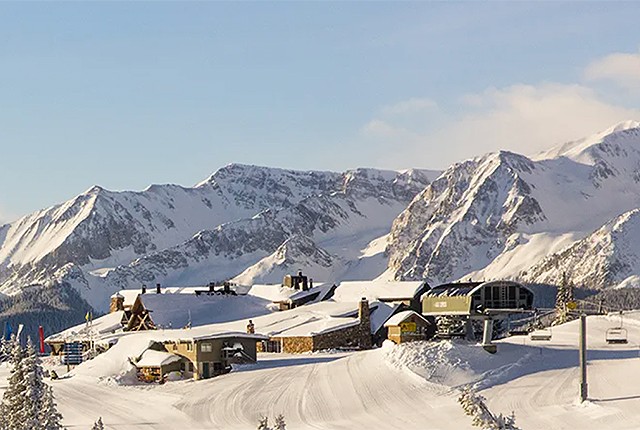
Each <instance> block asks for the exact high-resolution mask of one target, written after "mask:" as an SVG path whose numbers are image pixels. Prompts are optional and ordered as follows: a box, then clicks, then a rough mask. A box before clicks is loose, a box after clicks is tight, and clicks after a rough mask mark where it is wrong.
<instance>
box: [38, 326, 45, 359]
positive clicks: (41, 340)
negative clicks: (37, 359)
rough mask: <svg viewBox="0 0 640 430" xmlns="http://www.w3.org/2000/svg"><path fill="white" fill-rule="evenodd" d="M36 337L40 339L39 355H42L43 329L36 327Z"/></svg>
mask: <svg viewBox="0 0 640 430" xmlns="http://www.w3.org/2000/svg"><path fill="white" fill-rule="evenodd" d="M38 336H39V337H40V354H44V329H43V328H42V326H40V327H38Z"/></svg>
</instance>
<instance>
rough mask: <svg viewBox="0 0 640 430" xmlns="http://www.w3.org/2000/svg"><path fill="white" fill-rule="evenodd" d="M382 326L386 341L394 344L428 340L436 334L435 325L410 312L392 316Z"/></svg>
mask: <svg viewBox="0 0 640 430" xmlns="http://www.w3.org/2000/svg"><path fill="white" fill-rule="evenodd" d="M384 326H385V327H386V328H387V339H389V340H390V341H392V342H394V343H396V344H399V343H405V342H414V341H418V340H426V339H430V338H432V337H433V336H434V335H435V333H436V325H435V323H433V322H431V321H429V320H427V319H426V318H425V317H423V316H422V315H420V314H419V313H417V312H415V311H410V310H409V311H402V312H398V313H397V314H395V315H393V316H392V317H391V318H389V319H388V320H387V322H386V323H385V324H384Z"/></svg>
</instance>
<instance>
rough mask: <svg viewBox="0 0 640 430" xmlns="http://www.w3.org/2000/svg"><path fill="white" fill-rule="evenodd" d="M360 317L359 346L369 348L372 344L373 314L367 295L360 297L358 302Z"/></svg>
mask: <svg viewBox="0 0 640 430" xmlns="http://www.w3.org/2000/svg"><path fill="white" fill-rule="evenodd" d="M358 319H359V320H360V325H359V331H360V333H359V335H360V339H359V341H358V346H359V347H360V349H369V348H371V345H372V339H371V315H370V310H369V301H368V300H367V298H366V297H363V298H362V299H360V303H358Z"/></svg>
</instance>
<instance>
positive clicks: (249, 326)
mask: <svg viewBox="0 0 640 430" xmlns="http://www.w3.org/2000/svg"><path fill="white" fill-rule="evenodd" d="M255 332H256V326H255V325H254V324H253V321H251V320H249V324H247V333H248V334H255Z"/></svg>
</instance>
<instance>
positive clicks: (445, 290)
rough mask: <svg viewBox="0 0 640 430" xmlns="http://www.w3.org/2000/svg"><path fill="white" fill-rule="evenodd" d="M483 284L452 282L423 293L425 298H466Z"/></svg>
mask: <svg viewBox="0 0 640 430" xmlns="http://www.w3.org/2000/svg"><path fill="white" fill-rule="evenodd" d="M482 284H484V282H452V283H449V284H442V285H438V286H437V287H434V288H432V289H431V290H429V291H427V292H426V293H425V296H427V297H442V296H466V295H467V294H469V293H470V292H471V291H472V290H473V289H474V288H476V287H477V286H478V285H482Z"/></svg>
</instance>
